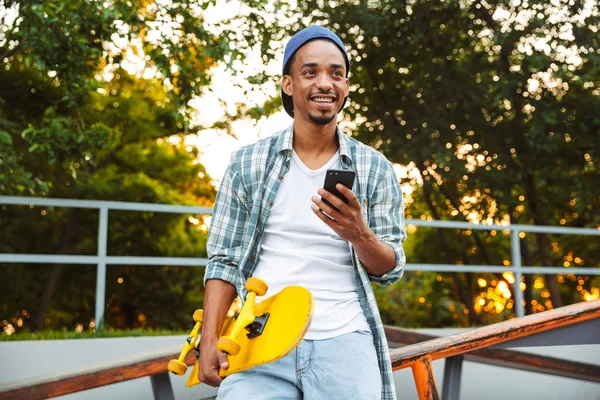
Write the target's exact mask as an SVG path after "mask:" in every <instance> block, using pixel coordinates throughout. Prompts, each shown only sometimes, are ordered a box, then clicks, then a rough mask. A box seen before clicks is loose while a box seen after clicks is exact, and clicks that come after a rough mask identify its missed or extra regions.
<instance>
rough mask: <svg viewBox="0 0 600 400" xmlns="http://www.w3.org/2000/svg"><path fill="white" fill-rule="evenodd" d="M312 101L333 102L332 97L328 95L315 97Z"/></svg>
mask: <svg viewBox="0 0 600 400" xmlns="http://www.w3.org/2000/svg"><path fill="white" fill-rule="evenodd" d="M313 101H316V102H317V103H331V102H333V99H331V98H329V97H315V98H314V99H313Z"/></svg>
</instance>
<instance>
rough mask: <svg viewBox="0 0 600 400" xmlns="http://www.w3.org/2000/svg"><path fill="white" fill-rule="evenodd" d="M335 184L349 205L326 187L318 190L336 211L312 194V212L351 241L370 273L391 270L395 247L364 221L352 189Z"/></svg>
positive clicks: (339, 234)
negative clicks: (380, 238)
mask: <svg viewBox="0 0 600 400" xmlns="http://www.w3.org/2000/svg"><path fill="white" fill-rule="evenodd" d="M335 187H336V189H337V190H338V191H339V192H340V193H341V194H342V195H343V196H344V197H345V198H346V199H348V204H346V203H344V202H343V201H342V200H340V199H339V198H338V197H337V196H335V195H334V194H332V193H330V192H328V191H327V190H325V189H319V190H318V191H317V192H318V193H319V194H320V195H321V198H322V199H326V200H327V201H329V202H330V203H331V204H332V205H333V206H334V207H336V208H337V210H335V209H334V208H333V207H331V206H329V205H327V204H326V203H325V202H323V200H322V199H319V197H318V196H314V197H313V198H312V201H313V203H314V204H312V205H311V207H312V210H313V212H314V213H315V214H316V216H317V217H319V218H320V219H321V221H323V222H324V223H326V224H327V225H328V226H329V227H330V228H331V229H333V230H334V231H335V233H337V234H338V236H339V237H341V238H342V239H344V240H347V241H349V242H350V243H352V246H353V247H354V250H355V251H356V254H357V255H358V259H359V260H360V262H361V263H362V264H363V266H364V267H365V268H366V270H367V272H368V273H369V274H371V275H375V276H382V275H383V274H385V273H387V272H389V271H391V270H392V269H393V268H394V267H395V266H396V253H395V252H394V249H392V247H391V246H389V245H387V244H385V243H382V242H381V240H379V238H378V237H377V236H376V235H375V233H374V232H373V231H372V230H371V228H370V227H369V226H368V225H367V223H366V222H365V221H364V220H363V217H362V211H361V206H360V202H359V201H358V198H357V197H356V195H354V192H352V190H350V189H348V188H347V187H346V186H344V185H342V184H340V183H338V184H337V185H336V186H335ZM324 213H326V214H327V215H329V216H330V217H331V218H329V217H328V216H327V215H325V214H324Z"/></svg>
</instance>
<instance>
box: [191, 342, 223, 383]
mask: <svg viewBox="0 0 600 400" xmlns="http://www.w3.org/2000/svg"><path fill="white" fill-rule="evenodd" d="M205 342H206V343H205ZM216 343H217V342H216V340H206V341H204V340H202V337H201V338H200V358H199V359H198V364H199V367H200V368H199V371H198V379H199V380H200V382H202V383H206V384H207V385H210V386H214V387H217V386H219V385H220V384H221V382H223V378H221V377H220V376H219V370H220V368H223V369H227V368H229V363H228V362H227V356H226V355H225V353H223V352H222V351H220V350H218V349H217V346H216Z"/></svg>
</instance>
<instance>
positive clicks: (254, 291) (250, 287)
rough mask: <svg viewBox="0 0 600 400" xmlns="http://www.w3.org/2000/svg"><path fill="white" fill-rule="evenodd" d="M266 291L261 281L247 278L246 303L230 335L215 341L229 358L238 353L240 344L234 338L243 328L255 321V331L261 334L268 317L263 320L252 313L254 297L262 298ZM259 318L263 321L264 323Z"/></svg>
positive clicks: (265, 285) (266, 287)
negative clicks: (256, 322) (256, 323)
mask: <svg viewBox="0 0 600 400" xmlns="http://www.w3.org/2000/svg"><path fill="white" fill-rule="evenodd" d="M267 289H268V286H267V284H266V283H265V282H264V281H263V280H262V279H258V278H255V277H251V278H248V280H247V281H246V290H247V291H248V296H246V301H245V302H244V305H243V306H242V309H241V310H240V312H239V314H238V317H237V318H236V320H235V324H234V325H233V328H232V329H231V333H230V334H229V335H228V336H221V337H220V338H219V340H217V349H219V350H221V351H222V352H224V353H227V354H229V355H231V356H236V355H237V354H238V353H239V352H240V343H239V342H238V341H237V339H236V338H237V337H238V335H239V334H240V333H241V332H242V330H243V329H244V328H246V329H247V327H251V326H252V325H253V324H254V323H255V321H256V320H257V319H258V324H259V325H260V326H258V325H257V329H255V330H256V332H260V333H262V330H263V329H264V326H265V324H266V322H267V318H268V317H266V318H263V317H264V315H262V316H260V317H257V316H256V313H255V312H254V303H255V301H256V296H264V295H265V293H267ZM261 318H262V319H264V322H263V321H262V319H261ZM250 333H251V334H252V327H251V328H250ZM260 333H259V335H260Z"/></svg>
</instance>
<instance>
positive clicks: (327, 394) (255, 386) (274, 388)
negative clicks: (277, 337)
mask: <svg viewBox="0 0 600 400" xmlns="http://www.w3.org/2000/svg"><path fill="white" fill-rule="evenodd" d="M245 398H247V399H253V400H267V399H273V400H275V399H276V400H283V399H290V400H299V399H306V400H313V399H314V400H318V399H324V400H335V399H344V400H354V399H357V400H363V399H365V400H371V399H380V398H381V375H380V373H379V365H378V363H377V354H376V352H375V346H374V345H373V336H372V335H371V333H370V332H365V331H359V332H352V333H348V334H345V335H341V336H338V337H334V338H331V339H325V340H303V341H302V342H301V343H300V345H298V347H296V349H294V350H293V351H292V352H291V353H289V354H288V355H287V356H285V357H283V358H281V359H279V360H277V361H274V362H272V363H270V364H265V365H259V366H257V367H254V368H252V369H249V370H247V371H243V372H239V373H237V374H233V375H230V376H228V377H227V378H225V380H223V382H222V383H221V386H220V387H219V393H218V396H217V399H218V400H238V399H245Z"/></svg>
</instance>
